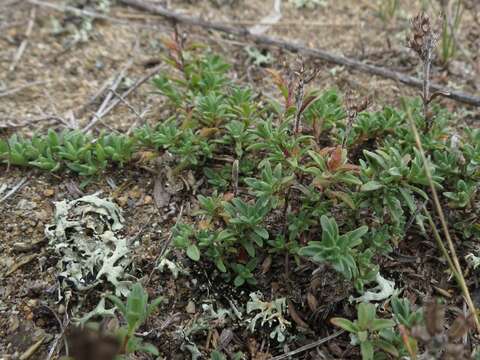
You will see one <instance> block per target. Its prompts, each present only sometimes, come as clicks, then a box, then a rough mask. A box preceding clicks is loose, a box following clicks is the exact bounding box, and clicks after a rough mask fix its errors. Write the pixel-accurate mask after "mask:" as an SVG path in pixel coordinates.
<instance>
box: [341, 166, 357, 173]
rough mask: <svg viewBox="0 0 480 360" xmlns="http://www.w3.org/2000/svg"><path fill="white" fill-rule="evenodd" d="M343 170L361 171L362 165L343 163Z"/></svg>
mask: <svg viewBox="0 0 480 360" xmlns="http://www.w3.org/2000/svg"><path fill="white" fill-rule="evenodd" d="M341 169H342V170H350V171H355V172H360V166H358V165H355V164H343V165H342V167H341Z"/></svg>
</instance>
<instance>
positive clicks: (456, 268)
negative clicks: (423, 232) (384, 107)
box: [402, 99, 480, 334]
mask: <svg viewBox="0 0 480 360" xmlns="http://www.w3.org/2000/svg"><path fill="white" fill-rule="evenodd" d="M402 102H403V106H404V107H405V110H406V114H407V118H408V121H409V122H410V126H411V128H412V133H413V136H414V138H415V142H416V144H417V148H418V150H419V152H420V155H421V157H422V161H423V166H424V169H425V175H426V176H427V179H428V184H429V186H430V190H431V192H432V198H433V204H434V206H435V210H436V212H437V215H438V217H439V219H440V223H441V225H442V230H443V235H444V236H445V239H446V241H447V245H448V249H449V251H450V254H451V262H449V265H450V266H451V267H453V268H452V271H453V272H454V274H455V273H456V280H457V282H458V285H459V286H460V288H461V289H462V292H463V296H464V297H465V301H466V303H467V305H468V307H469V309H470V312H471V313H472V315H473V318H474V321H475V327H476V329H477V333H478V334H480V322H479V320H478V316H477V311H476V309H475V305H474V303H473V301H472V297H471V296H470V291H469V290H468V287H467V283H466V281H465V277H464V276H463V272H462V268H461V266H460V262H459V260H458V256H457V252H456V251H455V246H454V244H453V241H452V237H451V236H450V232H449V230H448V225H447V221H446V219H445V214H444V212H443V209H442V205H441V204H440V199H439V197H438V193H437V189H436V188H435V184H434V183H433V178H432V173H431V171H430V167H429V166H428V159H427V157H426V155H425V151H424V149H423V145H422V141H421V140H420V135H419V133H418V129H417V126H416V125H415V122H414V120H413V117H412V113H411V110H410V108H409V107H408V106H406V104H405V101H404V99H402ZM434 234H435V231H434ZM437 234H438V233H437ZM442 245H443V243H442ZM440 249H441V250H442V251H446V249H445V247H444V246H441V247H440ZM447 261H448V258H447Z"/></svg>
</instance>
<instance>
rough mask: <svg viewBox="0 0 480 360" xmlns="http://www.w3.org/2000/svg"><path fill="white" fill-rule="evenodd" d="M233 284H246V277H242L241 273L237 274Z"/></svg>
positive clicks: (238, 285)
mask: <svg viewBox="0 0 480 360" xmlns="http://www.w3.org/2000/svg"><path fill="white" fill-rule="evenodd" d="M233 284H234V285H235V286H236V287H240V286H242V285H243V284H245V279H244V278H243V277H241V276H240V275H237V276H236V277H235V280H234V281H233Z"/></svg>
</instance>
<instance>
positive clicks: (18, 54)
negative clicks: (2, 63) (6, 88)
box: [8, 6, 37, 72]
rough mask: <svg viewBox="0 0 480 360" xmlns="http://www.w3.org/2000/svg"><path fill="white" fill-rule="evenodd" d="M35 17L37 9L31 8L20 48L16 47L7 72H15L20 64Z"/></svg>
mask: <svg viewBox="0 0 480 360" xmlns="http://www.w3.org/2000/svg"><path fill="white" fill-rule="evenodd" d="M36 16H37V8H36V7H35V6H33V7H32V9H31V10H30V16H29V19H28V24H27V30H26V31H25V38H24V39H23V40H22V42H21V43H20V46H19V47H18V49H17V52H16V53H15V55H14V56H13V61H12V64H11V65H10V67H9V68H8V71H9V72H13V71H14V70H15V68H16V67H17V65H18V63H19V62H20V59H21V58H22V56H23V53H24V52H25V49H26V48H27V44H28V39H29V38H30V35H31V34H32V30H33V25H35V18H36Z"/></svg>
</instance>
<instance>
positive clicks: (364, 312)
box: [357, 303, 375, 330]
mask: <svg viewBox="0 0 480 360" xmlns="http://www.w3.org/2000/svg"><path fill="white" fill-rule="evenodd" d="M357 312H358V326H359V327H360V329H361V330H367V329H368V328H369V326H370V324H371V322H372V321H373V319H374V318H375V305H373V304H368V303H361V304H360V305H358V309H357Z"/></svg>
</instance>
